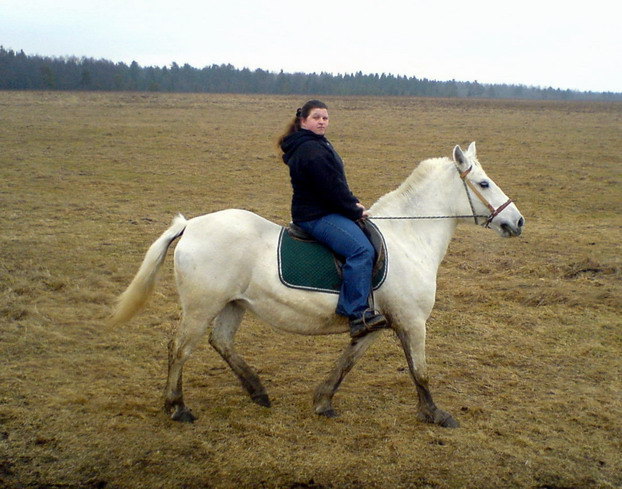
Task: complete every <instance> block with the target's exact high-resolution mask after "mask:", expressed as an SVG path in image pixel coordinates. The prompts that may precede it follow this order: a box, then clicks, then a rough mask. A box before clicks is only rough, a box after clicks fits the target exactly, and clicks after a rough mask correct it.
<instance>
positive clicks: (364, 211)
mask: <svg viewBox="0 0 622 489" xmlns="http://www.w3.org/2000/svg"><path fill="white" fill-rule="evenodd" d="M356 206H357V207H358V208H360V209H363V215H361V219H367V218H368V217H369V213H368V212H367V209H365V206H364V205H363V204H361V203H360V202H357V203H356Z"/></svg>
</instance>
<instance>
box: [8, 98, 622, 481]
mask: <svg viewBox="0 0 622 489" xmlns="http://www.w3.org/2000/svg"><path fill="white" fill-rule="evenodd" d="M301 102H303V100H301V99H300V98H291V97H263V96H217V95H161V94H153V95H151V94H149V95H147V94H91V93H62V94H60V93H0V124H1V128H2V129H1V131H0V141H1V152H0V172H1V173H0V177H1V178H0V196H1V199H2V212H0V223H1V226H2V234H1V236H0V240H1V242H0V250H1V251H0V253H1V257H2V259H1V261H0V285H1V291H0V297H1V300H0V321H1V323H0V324H1V329H0V348H1V349H2V351H1V354H2V359H3V368H2V369H1V370H0V380H1V382H0V423H1V427H0V486H2V487H16V488H22V487H23V488H26V487H27V488H104V487H106V488H145V487H149V488H188V489H191V488H231V487H241V488H289V489H293V488H307V489H310V488H313V489H327V488H352V489H355V488H356V489H361V488H389V487H391V488H418V487H422V488H423V487H427V488H457V487H470V488H494V487H528V488H570V487H574V488H588V487H589V488H613V487H620V486H622V441H621V440H622V422H621V421H620V419H621V416H622V394H621V392H622V382H621V378H622V361H621V359H620V358H621V353H622V333H621V326H622V325H621V322H620V317H621V312H622V307H621V303H620V302H621V301H620V298H621V297H622V287H621V285H620V266H621V263H620V261H621V260H620V241H621V239H622V233H621V226H622V221H621V218H620V215H621V211H622V199H621V198H620V195H621V192H620V191H621V170H620V168H622V158H621V156H620V155H621V154H622V139H621V138H620V134H621V133H622V132H621V129H622V105H620V104H619V103H618V104H614V103H562V102H527V101H525V102H512V101H462V100H427V99H409V98H391V99H383V98H339V99H337V98H333V99H327V102H328V104H329V106H330V108H331V116H332V124H333V127H332V128H331V132H330V137H331V140H332V141H333V142H334V144H335V145H336V147H337V148H338V150H339V151H340V153H341V154H342V156H343V157H344V159H345V161H346V164H347V165H348V174H349V179H350V181H351V184H352V187H353V188H354V189H355V191H356V193H357V194H358V195H359V196H360V197H361V198H362V199H363V200H364V202H366V203H367V204H370V203H371V202H372V201H374V200H375V199H376V198H378V197H379V196H380V195H382V194H384V193H385V192H387V191H389V190H392V189H393V188H395V187H396V186H397V185H398V184H399V183H400V182H401V181H402V180H403V179H404V178H405V177H406V176H407V175H408V174H409V173H410V171H411V170H412V168H413V166H414V164H416V163H417V162H418V161H420V160H422V159H425V158H427V157H436V156H443V155H450V152H451V149H452V148H453V146H454V145H455V144H457V143H460V144H463V147H464V145H466V144H468V143H469V142H470V141H471V140H476V141H477V143H478V153H479V156H480V161H482V163H483V164H484V166H485V168H486V169H487V171H488V173H489V175H490V176H491V177H492V178H493V179H495V181H496V182H497V183H498V184H499V185H501V187H502V188H503V189H504V190H505V191H506V193H508V194H509V195H510V196H511V197H512V198H514V199H515V201H516V202H517V204H518V205H519V207H520V209H521V211H522V212H523V214H524V215H525V217H526V218H527V227H526V230H525V234H524V236H523V237H521V238H519V239H515V240H502V239H500V238H497V237H496V236H495V235H494V234H493V233H491V232H486V231H484V230H482V229H479V228H476V227H474V226H468V225H465V226H462V227H460V228H459V229H458V233H457V236H456V238H455V239H454V241H453V243H452V245H451V247H450V251H449V254H448V256H447V258H446V260H445V262H444V264H443V266H442V268H441V271H440V274H439V294H438V301H437V306H436V308H435V310H434V312H433V314H432V317H431V319H430V321H429V324H428V326H429V334H428V360H429V368H430V374H431V378H432V389H433V393H434V394H435V398H436V401H437V403H438V404H439V405H440V406H441V407H443V408H445V409H447V410H449V411H450V412H452V413H453V414H454V415H455V416H456V417H457V418H458V419H459V420H460V422H461V424H462V427H461V428H459V429H457V430H446V429H442V428H438V427H434V426H429V425H425V424H421V423H419V422H417V421H416V420H415V418H414V413H415V403H416V395H415V392H414V388H413V386H412V382H411V380H410V378H409V375H408V372H407V369H406V368H405V366H406V365H405V360H404V358H403V355H402V353H401V351H400V348H399V345H398V343H397V341H395V339H394V338H393V337H392V335H391V334H389V333H386V334H385V335H384V336H383V337H382V339H381V340H380V341H379V342H378V343H376V344H375V345H374V346H373V347H372V348H371V349H370V351H369V352H368V353H367V354H366V356H365V357H364V358H363V359H362V360H361V362H360V363H359V365H357V367H356V368H355V369H354V370H353V372H352V373H351V374H350V376H349V377H348V378H347V379H346V381H345V382H344V385H343V386H342V389H341V390H340V392H339V393H338V394H337V397H336V400H335V402H336V408H337V409H338V410H339V411H340V412H341V414H342V416H341V417H340V418H338V419H336V420H326V419H323V418H319V417H317V416H315V415H314V414H313V412H312V408H311V395H312V392H313V389H314V388H315V386H316V385H317V384H318V383H319V381H320V379H322V378H323V377H324V375H326V373H327V372H328V370H329V369H330V367H331V365H332V362H333V361H334V359H335V358H336V357H337V355H338V354H339V351H340V349H341V348H342V347H343V345H344V342H345V341H347V340H346V339H345V337H330V338H305V337H297V336H290V335H283V334H279V333H276V332H274V331H272V330H271V329H270V328H268V327H267V326H266V325H264V324H261V323H259V322H258V321H257V320H255V319H253V318H251V317H249V318H247V319H245V322H244V325H243V328H242V331H241V333H240V335H239V338H238V346H239V349H240V351H241V352H242V353H243V354H244V355H245V356H246V357H247V358H248V359H249V361H250V363H251V364H252V365H254V366H255V367H256V369H257V370H258V372H259V374H260V375H261V377H262V379H263V380H264V383H265V385H266V387H267V389H268V390H269V393H270V394H271V397H272V400H273V407H272V408H271V409H270V410H268V409H263V408H260V407H258V406H256V405H255V404H252V403H251V402H250V401H249V400H248V399H247V397H246V396H245V395H244V393H243V392H242V390H241V388H240V387H239V385H238V383H237V381H236V380H235V378H234V377H233V375H232V374H231V372H230V371H229V370H228V369H227V368H226V365H225V364H224V362H223V361H222V360H221V359H220V358H219V357H218V356H217V354H216V353H215V352H214V351H213V350H211V349H210V348H209V346H208V345H207V342H205V343H204V344H202V345H201V347H200V348H199V349H198V351H197V352H196V353H195V355H194V356H193V357H192V358H191V360H190V361H189V363H188V365H187V369H186V376H185V389H186V397H187V399H186V400H187V401H188V403H189V405H190V406H191V407H192V408H193V410H194V412H195V413H196V414H198V415H199V420H198V422H197V423H195V424H194V425H181V424H176V423H173V422H171V421H169V420H168V419H167V418H166V417H165V416H164V414H163V413H162V412H161V409H160V406H161V402H162V401H161V392H162V388H163V385H164V376H165V369H166V354H165V345H166V342H167V341H168V339H169V337H170V334H171V330H172V328H174V327H175V325H176V323H177V321H178V318H179V308H178V305H177V303H176V294H175V289H174V283H173V279H172V274H171V267H170V265H171V263H170V262H171V260H170V258H169V260H168V261H167V269H166V270H165V273H164V274H163V277H162V280H161V282H160V284H159V286H158V288H157V292H156V295H155V297H154V298H153V300H152V302H151V304H150V306H149V307H148V309H147V310H146V311H145V312H144V313H143V314H142V315H141V316H139V317H138V318H137V319H135V320H134V321H133V322H131V323H130V324H129V325H127V326H125V327H123V328H121V329H117V330H109V329H106V327H105V326H104V319H105V318H106V317H107V315H108V314H109V312H110V305H111V303H112V301H113V299H114V297H115V296H116V295H117V294H119V293H120V292H121V291H122V290H123V288H124V287H125V286H126V285H127V284H128V283H129V281H130V280H131V278H132V276H133V274H134V273H135V272H136V270H137V267H138V265H139V263H140V261H141V259H142V256H143V253H144V252H145V250H146V248H147V246H148V245H149V244H150V243H151V242H152V241H153V240H154V239H155V238H156V237H157V236H158V235H159V234H160V233H161V232H162V231H163V230H164V229H165V228H166V227H167V226H168V224H169V222H170V219H171V218H172V216H173V215H174V214H175V213H177V212H183V213H184V214H185V215H186V216H187V217H193V216H196V215H199V214H203V213H207V212H211V211H215V210H218V209H223V208H228V207H241V208H246V209H249V210H252V211H256V212H258V213H259V214H261V215H263V216H264V217H267V218H269V219H272V220H274V221H276V222H279V223H281V224H282V223H285V222H286V221H287V220H288V214H289V210H288V208H289V192H290V189H289V182H288V176H287V171H286V168H285V167H284V166H283V165H282V164H281V163H280V162H279V158H278V154H277V153H276V151H275V149H274V141H275V139H276V137H277V135H278V133H279V132H280V130H281V129H282V128H283V127H284V125H285V122H286V121H287V119H288V118H289V117H290V116H291V115H292V114H293V109H294V108H295V107H297V106H299V105H300V103H301Z"/></svg>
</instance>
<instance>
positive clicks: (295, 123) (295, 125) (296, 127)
mask: <svg viewBox="0 0 622 489" xmlns="http://www.w3.org/2000/svg"><path fill="white" fill-rule="evenodd" d="M313 109H328V107H327V106H326V104H325V103H324V102H320V101H319V100H309V101H308V102H307V103H306V104H304V105H303V106H302V107H299V108H298V109H296V115H295V116H294V118H293V119H292V121H291V122H290V123H289V124H288V125H287V127H286V128H285V132H284V133H283V135H282V136H281V137H280V138H279V140H278V141H277V144H278V146H279V148H280V147H281V144H282V143H283V140H284V139H285V138H286V137H287V136H289V135H290V134H293V133H295V132H298V131H300V121H301V120H302V119H306V118H307V117H309V114H310V113H311V111H312V110H313Z"/></svg>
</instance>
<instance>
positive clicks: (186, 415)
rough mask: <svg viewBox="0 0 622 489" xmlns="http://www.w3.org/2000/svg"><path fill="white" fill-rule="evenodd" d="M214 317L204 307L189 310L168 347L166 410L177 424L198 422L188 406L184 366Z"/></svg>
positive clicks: (165, 391)
mask: <svg viewBox="0 0 622 489" xmlns="http://www.w3.org/2000/svg"><path fill="white" fill-rule="evenodd" d="M213 317H214V315H213V314H212V315H210V314H209V312H208V311H205V310H203V309H201V308H199V309H196V310H193V311H185V312H184V317H183V319H182V321H181V323H180V325H179V329H178V330H177V334H176V335H175V338H173V339H172V340H171V341H170V342H169V344H168V379H167V382H166V388H165V390H164V411H165V412H166V413H167V414H169V415H170V416H171V419H173V420H174V421H183V422H189V423H192V422H194V420H195V419H196V417H195V416H194V415H193V414H192V411H191V410H190V408H188V407H187V406H186V405H185V403H184V395H183V387H182V383H183V382H182V375H183V367H184V364H185V363H186V361H187V360H188V358H189V357H190V355H191V354H192V351H193V350H194V348H195V347H196V345H197V343H198V342H199V340H200V339H201V338H202V337H203V335H204V334H205V331H206V330H207V328H208V326H209V324H210V322H211V319H212V318H213Z"/></svg>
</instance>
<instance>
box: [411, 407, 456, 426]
mask: <svg viewBox="0 0 622 489" xmlns="http://www.w3.org/2000/svg"><path fill="white" fill-rule="evenodd" d="M417 417H418V418H419V419H420V420H421V421H423V422H425V423H430V424H436V425H438V426H442V427H443V428H459V427H460V423H458V421H456V420H455V419H454V417H453V416H452V415H451V414H449V413H448V412H446V411H443V410H441V409H438V410H437V411H436V412H435V413H434V414H427V413H418V415H417Z"/></svg>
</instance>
